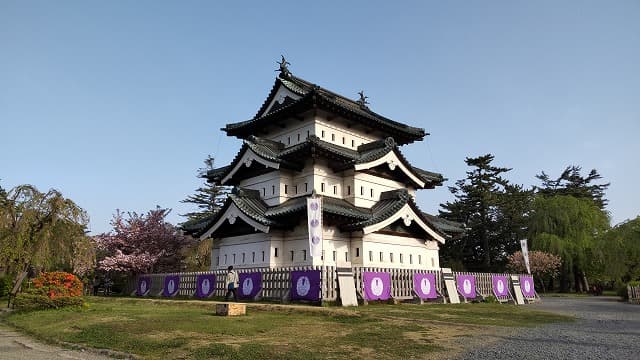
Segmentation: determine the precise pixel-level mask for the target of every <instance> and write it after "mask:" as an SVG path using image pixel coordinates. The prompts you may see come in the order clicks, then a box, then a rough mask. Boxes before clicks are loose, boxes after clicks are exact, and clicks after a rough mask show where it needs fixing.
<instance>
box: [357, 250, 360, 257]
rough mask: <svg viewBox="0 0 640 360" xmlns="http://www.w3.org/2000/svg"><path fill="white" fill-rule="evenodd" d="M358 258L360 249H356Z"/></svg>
mask: <svg viewBox="0 0 640 360" xmlns="http://www.w3.org/2000/svg"><path fill="white" fill-rule="evenodd" d="M356 257H360V248H356Z"/></svg>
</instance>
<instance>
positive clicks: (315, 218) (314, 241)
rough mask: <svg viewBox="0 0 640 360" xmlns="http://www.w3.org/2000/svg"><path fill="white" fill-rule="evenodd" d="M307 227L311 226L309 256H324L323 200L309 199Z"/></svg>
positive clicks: (317, 198)
mask: <svg viewBox="0 0 640 360" xmlns="http://www.w3.org/2000/svg"><path fill="white" fill-rule="evenodd" d="M307 220H308V223H307V225H308V226H309V254H311V256H312V257H317V256H322V198H321V197H310V198H307Z"/></svg>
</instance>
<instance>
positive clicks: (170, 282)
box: [162, 275, 180, 297]
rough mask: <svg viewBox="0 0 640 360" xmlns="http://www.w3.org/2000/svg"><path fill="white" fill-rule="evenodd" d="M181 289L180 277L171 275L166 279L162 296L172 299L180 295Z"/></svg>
mask: <svg viewBox="0 0 640 360" xmlns="http://www.w3.org/2000/svg"><path fill="white" fill-rule="evenodd" d="M179 289H180V276H178V275H169V276H165V277H164V287H163V288H162V296H166V297H171V296H176V295H178V290H179Z"/></svg>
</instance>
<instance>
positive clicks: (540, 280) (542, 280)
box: [538, 275, 547, 294]
mask: <svg viewBox="0 0 640 360" xmlns="http://www.w3.org/2000/svg"><path fill="white" fill-rule="evenodd" d="M538 281H539V282H540V285H541V286H542V293H543V294H546V293H547V289H545V287H544V278H543V277H542V275H541V276H540V277H538Z"/></svg>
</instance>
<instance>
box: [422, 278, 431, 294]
mask: <svg viewBox="0 0 640 360" xmlns="http://www.w3.org/2000/svg"><path fill="white" fill-rule="evenodd" d="M420 290H422V293H423V294H425V295H428V294H429V293H430V292H431V282H430V281H429V279H428V278H424V279H422V281H421V282H420Z"/></svg>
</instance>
